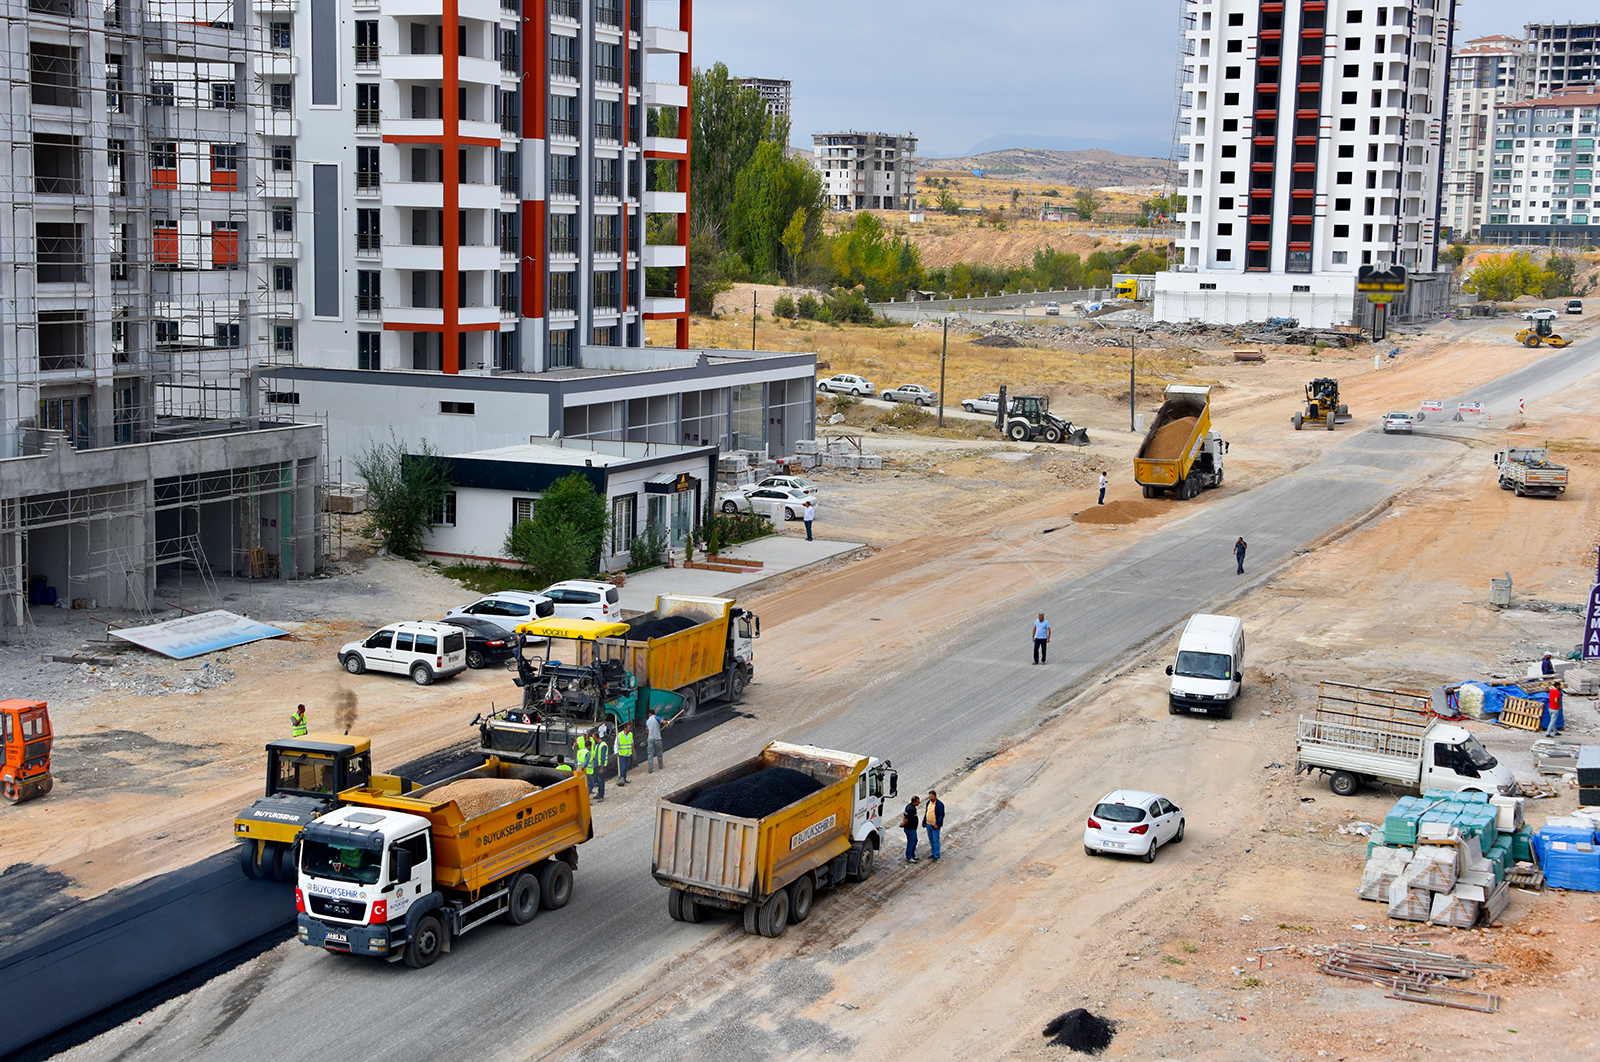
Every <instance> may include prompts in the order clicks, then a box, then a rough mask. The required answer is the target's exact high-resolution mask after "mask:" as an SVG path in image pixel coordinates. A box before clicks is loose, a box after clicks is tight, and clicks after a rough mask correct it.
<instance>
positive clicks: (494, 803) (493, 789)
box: [428, 778, 538, 819]
mask: <svg viewBox="0 0 1600 1062" xmlns="http://www.w3.org/2000/svg"><path fill="white" fill-rule="evenodd" d="M537 788H538V787H537V786H535V785H533V784H532V783H531V782H523V781H519V780H517V779H515V778H463V779H462V780H461V781H459V782H451V783H450V784H449V785H444V786H440V787H439V788H438V789H435V790H434V791H433V792H431V793H429V794H428V799H430V800H433V801H436V802H438V803H441V804H442V803H444V802H445V801H447V800H454V801H455V802H456V803H457V804H458V805H460V807H461V814H463V815H465V816H466V817H467V818H469V819H470V818H472V817H473V816H475V815H482V814H483V813H484V812H485V811H491V810H493V809H494V808H498V807H504V806H505V805H506V804H509V803H511V802H512V801H513V800H520V799H521V798H522V797H525V796H527V795H528V794H529V793H531V792H533V791H534V790H535V789H537Z"/></svg>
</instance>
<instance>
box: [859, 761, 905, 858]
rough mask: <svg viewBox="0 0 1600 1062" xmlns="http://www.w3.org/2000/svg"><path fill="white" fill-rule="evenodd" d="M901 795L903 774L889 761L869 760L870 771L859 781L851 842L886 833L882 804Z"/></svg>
mask: <svg viewBox="0 0 1600 1062" xmlns="http://www.w3.org/2000/svg"><path fill="white" fill-rule="evenodd" d="M899 792H900V773H899V772H898V771H896V770H895V769H894V766H893V765H892V764H890V763H889V762H888V761H887V760H880V759H877V758H875V757H869V758H868V760H867V769H866V770H864V771H862V772H861V777H860V778H859V779H857V780H856V799H855V810H854V812H853V814H852V815H851V819H850V839H851V840H852V841H855V842H856V843H858V844H859V843H862V842H865V841H869V840H871V839H873V838H874V837H875V836H876V835H877V834H879V833H881V832H882V831H883V803H884V801H885V800H887V799H889V798H891V797H894V796H896V795H898V794H899Z"/></svg>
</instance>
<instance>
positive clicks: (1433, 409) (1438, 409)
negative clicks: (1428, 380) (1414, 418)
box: [1420, 398, 1444, 413]
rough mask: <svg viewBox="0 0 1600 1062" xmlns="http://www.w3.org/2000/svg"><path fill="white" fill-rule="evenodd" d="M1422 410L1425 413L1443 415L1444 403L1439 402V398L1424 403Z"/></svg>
mask: <svg viewBox="0 0 1600 1062" xmlns="http://www.w3.org/2000/svg"><path fill="white" fill-rule="evenodd" d="M1420 408H1421V410H1422V412H1424V413H1443V412H1444V403H1443V402H1441V401H1439V400H1438V399H1437V398H1432V399H1429V400H1428V401H1426V402H1424V403H1422V405H1421V407H1420Z"/></svg>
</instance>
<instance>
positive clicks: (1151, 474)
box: [1133, 384, 1228, 501]
mask: <svg viewBox="0 0 1600 1062" xmlns="http://www.w3.org/2000/svg"><path fill="white" fill-rule="evenodd" d="M1227 452H1228V444H1227V443H1225V442H1223V441H1222V436H1221V434H1219V433H1218V432H1214V431H1212V430H1211V388H1210V387H1195V386H1190V385H1188V384H1169V385H1168V386H1167V392H1166V401H1165V402H1163V403H1162V404H1161V408H1160V409H1159V410H1157V411H1156V419H1155V423H1153V424H1151V425H1150V430H1149V431H1148V432H1146V433H1145V437H1144V442H1143V443H1141V444H1140V446H1139V453H1138V455H1137V456H1136V457H1135V458H1134V461H1133V478H1134V482H1136V483H1138V484H1139V485H1140V486H1141V487H1143V488H1144V496H1145V497H1146V498H1155V497H1159V496H1160V495H1162V494H1171V495H1172V496H1173V497H1174V498H1177V499H1178V500H1179V501H1185V500H1187V499H1189V498H1193V497H1194V496H1196V495H1197V494H1199V493H1200V492H1201V491H1202V490H1204V489H1205V488H1207V487H1220V486H1222V459H1223V455H1224V454H1226V453H1227Z"/></svg>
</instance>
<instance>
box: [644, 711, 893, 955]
mask: <svg viewBox="0 0 1600 1062" xmlns="http://www.w3.org/2000/svg"><path fill="white" fill-rule="evenodd" d="M898 788H899V776H898V775H897V774H896V772H895V770H894V767H893V765H891V764H890V763H889V762H888V761H887V760H878V759H874V758H872V757H870V756H860V755H856V754H853V753H848V752H833V751H830V750H828V749H819V748H817V747H816V746H814V745H790V744H787V743H785V742H781V741H774V742H773V743H772V744H770V745H768V746H767V747H766V748H764V749H762V750H761V754H760V755H759V756H755V757H753V758H752V759H748V760H745V761H744V762H742V763H739V764H736V765H734V766H733V767H730V768H728V769H727V770H725V771H721V772H719V773H717V774H714V775H712V776H711V777H710V778H706V779H703V780H701V781H699V782H696V783H694V784H693V785H689V786H685V787H684V788H682V789H679V790H677V791H676V792H673V793H668V794H667V795H666V796H664V797H662V798H661V800H660V801H659V802H658V803H657V804H656V836H655V859H654V861H653V863H652V866H651V872H652V873H653V874H654V875H655V879H656V881H657V882H659V883H660V884H662V885H665V886H666V887H667V888H668V889H670V890H671V891H670V892H669V893H668V894H667V914H668V915H670V916H671V917H672V919H673V920H674V921H678V922H699V921H702V920H703V919H704V918H705V917H706V915H707V913H709V911H710V910H711V909H712V908H717V909H720V910H725V911H740V912H742V913H743V915H744V928H745V932H747V933H760V934H761V935H762V936H764V937H776V936H780V935H781V934H782V933H783V931H784V929H786V928H787V927H788V925H789V923H790V922H804V921H805V920H806V918H807V917H808V916H809V915H810V914H811V901H812V898H813V897H814V896H815V895H816V893H817V891H818V890H820V889H825V888H827V887H828V886H830V885H835V884H838V883H839V882H841V881H865V880H866V879H867V878H869V877H871V876H872V871H873V868H874V866H875V865H876V862H877V855H878V849H879V848H880V847H881V846H882V835H883V828H884V827H883V804H884V800H885V799H886V798H888V797H893V796H895V795H896V793H897V792H898Z"/></svg>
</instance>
